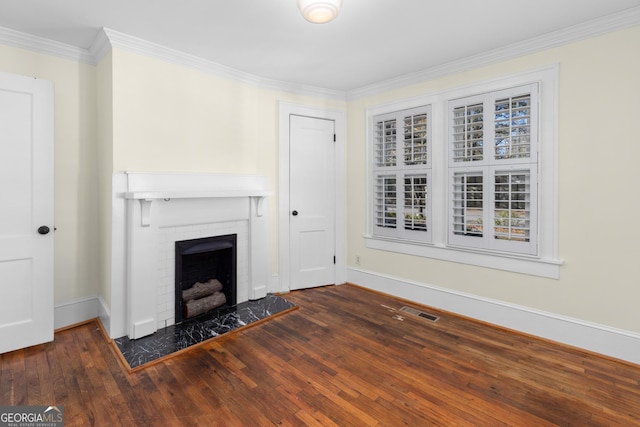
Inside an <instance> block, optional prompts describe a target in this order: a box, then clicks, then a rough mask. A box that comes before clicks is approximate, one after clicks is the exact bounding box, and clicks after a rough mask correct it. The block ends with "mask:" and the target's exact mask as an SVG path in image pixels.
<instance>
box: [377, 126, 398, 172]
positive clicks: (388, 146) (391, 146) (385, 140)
mask: <svg viewBox="0 0 640 427" xmlns="http://www.w3.org/2000/svg"><path fill="white" fill-rule="evenodd" d="M375 138H376V148H375V157H376V158H375V162H376V166H395V165H396V121H395V119H394V120H385V121H380V122H377V123H376V136H375Z"/></svg>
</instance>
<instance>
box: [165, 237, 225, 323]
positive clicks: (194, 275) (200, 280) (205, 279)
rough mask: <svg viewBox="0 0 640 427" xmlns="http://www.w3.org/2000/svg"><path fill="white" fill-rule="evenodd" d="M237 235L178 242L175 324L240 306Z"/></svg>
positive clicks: (176, 244) (176, 249) (176, 253)
mask: <svg viewBox="0 0 640 427" xmlns="http://www.w3.org/2000/svg"><path fill="white" fill-rule="evenodd" d="M236 242H237V235H236V234H229V235H223V236H212V237H204V238H199V239H191V240H181V241H176V242H175V323H180V322H182V321H183V320H186V319H189V318H193V317H197V316H199V315H202V314H205V313H207V312H210V311H211V310H213V309H216V308H219V307H221V306H233V305H236V302H237V249H236V248H237V244H236Z"/></svg>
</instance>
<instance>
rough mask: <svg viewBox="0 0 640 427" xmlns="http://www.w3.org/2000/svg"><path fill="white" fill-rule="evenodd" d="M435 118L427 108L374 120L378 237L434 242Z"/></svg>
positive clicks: (375, 214) (376, 229) (375, 197)
mask: <svg viewBox="0 0 640 427" xmlns="http://www.w3.org/2000/svg"><path fill="white" fill-rule="evenodd" d="M430 114H431V109H430V107H428V106H425V107H418V108H412V109H409V110H402V111H397V112H393V113H389V114H384V115H380V116H376V117H374V118H373V135H374V144H373V159H372V160H373V212H372V217H373V218H372V223H373V233H374V234H376V235H381V236H385V237H392V238H398V239H411V240H421V241H425V240H429V239H430V238H431V235H430V227H429V223H430V219H431V218H430V214H429V212H430V199H429V197H428V194H429V184H430V182H429V181H430V180H429V176H430V174H431V162H430V150H431V147H430V138H431V137H430V135H431V129H430Z"/></svg>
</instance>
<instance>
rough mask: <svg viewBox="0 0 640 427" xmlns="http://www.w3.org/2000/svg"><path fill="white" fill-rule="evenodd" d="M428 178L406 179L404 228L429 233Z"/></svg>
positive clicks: (421, 176)
mask: <svg viewBox="0 0 640 427" xmlns="http://www.w3.org/2000/svg"><path fill="white" fill-rule="evenodd" d="M426 208H427V176H426V175H408V176H405V178H404V228H405V230H418V231H427V210H426Z"/></svg>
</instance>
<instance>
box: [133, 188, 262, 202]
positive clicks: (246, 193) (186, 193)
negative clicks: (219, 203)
mask: <svg viewBox="0 0 640 427" xmlns="http://www.w3.org/2000/svg"><path fill="white" fill-rule="evenodd" d="M272 195H273V193H272V192H270V191H262V190H210V191H206V190H205V191H191V190H166V191H129V192H126V193H124V198H125V199H130V200H154V199H163V200H164V199H210V198H225V197H226V198H229V197H268V196H272Z"/></svg>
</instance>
